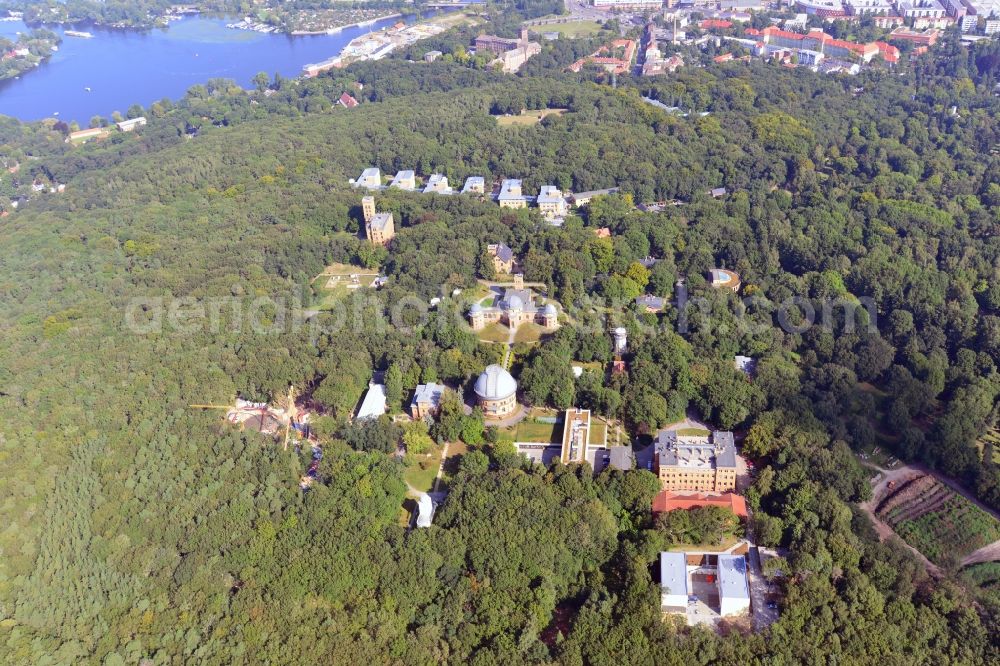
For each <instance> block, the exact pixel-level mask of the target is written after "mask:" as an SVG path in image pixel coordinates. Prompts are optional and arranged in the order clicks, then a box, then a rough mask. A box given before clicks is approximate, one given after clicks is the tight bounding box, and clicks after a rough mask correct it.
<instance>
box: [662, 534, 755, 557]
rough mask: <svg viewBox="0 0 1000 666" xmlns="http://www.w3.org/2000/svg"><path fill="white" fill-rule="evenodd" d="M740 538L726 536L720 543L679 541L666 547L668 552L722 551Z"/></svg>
mask: <svg viewBox="0 0 1000 666" xmlns="http://www.w3.org/2000/svg"><path fill="white" fill-rule="evenodd" d="M739 540H740V538H739V537H737V536H730V537H726V538H725V539H723V540H722V543H680V544H677V545H676V546H670V547H668V548H667V550H668V551H670V552H677V551H681V552H685V551H688V550H708V551H718V552H720V553H721V552H722V551H724V550H727V549H729V548H732V547H733V546H734V545H736V542H737V541H739Z"/></svg>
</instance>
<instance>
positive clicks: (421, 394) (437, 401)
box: [410, 382, 445, 419]
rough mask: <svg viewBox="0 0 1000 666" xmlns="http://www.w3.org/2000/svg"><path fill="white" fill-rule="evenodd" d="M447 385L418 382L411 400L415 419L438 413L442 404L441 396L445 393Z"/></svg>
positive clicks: (411, 409) (412, 414) (411, 411)
mask: <svg viewBox="0 0 1000 666" xmlns="http://www.w3.org/2000/svg"><path fill="white" fill-rule="evenodd" d="M444 392H445V386H444V385H443V384H435V383H433V382H432V383H429V384H418V385H417V389H416V391H414V392H413V400H411V401H410V416H412V417H413V418H415V419H423V418H426V417H428V416H433V415H435V414H437V411H438V409H439V408H440V406H441V396H443V395H444Z"/></svg>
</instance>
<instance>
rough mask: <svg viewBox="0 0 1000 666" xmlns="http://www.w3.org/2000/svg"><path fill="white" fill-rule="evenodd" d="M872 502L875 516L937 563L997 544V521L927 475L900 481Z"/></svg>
mask: <svg viewBox="0 0 1000 666" xmlns="http://www.w3.org/2000/svg"><path fill="white" fill-rule="evenodd" d="M876 501H877V504H876V505H875V506H876V508H875V516H877V517H878V518H879V519H880V520H881V521H883V522H884V523H885V524H887V525H889V526H890V527H891V528H892V529H893V530H894V531H895V532H896V533H897V534H898V535H899V536H900V537H901V538H902V539H903V540H904V541H906V542H907V543H908V544H909V545H911V546H913V547H914V548H916V549H917V550H918V551H920V552H921V553H922V554H923V555H925V556H926V557H927V558H928V559H929V560H931V561H932V562H934V563H936V564H945V563H948V562H958V561H961V560H962V559H963V558H964V557H965V556H967V555H969V554H970V553H973V552H975V551H977V550H978V549H981V548H983V547H984V546H987V545H989V544H990V543H992V542H995V541H996V540H997V539H1000V521H998V520H997V519H996V518H994V517H993V516H991V515H990V514H989V513H987V512H985V511H983V510H982V509H980V508H979V507H977V506H976V505H975V504H973V503H972V502H971V501H969V500H968V499H966V498H964V497H962V496H961V495H959V494H958V493H956V492H955V491H954V490H952V489H951V488H949V487H948V486H947V485H945V484H944V483H942V482H941V481H940V480H938V479H937V478H935V477H934V476H931V475H929V474H917V475H916V476H911V477H910V478H908V479H905V480H904V479H900V481H899V482H898V485H894V486H893V488H891V489H888V488H887V492H886V493H885V494H884V495H883V496H882V497H881V498H876Z"/></svg>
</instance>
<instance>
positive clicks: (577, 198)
mask: <svg viewBox="0 0 1000 666" xmlns="http://www.w3.org/2000/svg"><path fill="white" fill-rule="evenodd" d="M611 194H618V188H617V187H609V188H607V189H604V190H588V191H586V192H574V193H573V194H571V195H569V196H570V199H572V201H573V205H574V206H576V207H577V208H579V207H580V206H586V205H587V204H589V203H590V201H591V199H593V198H594V197H599V196H608V195H611Z"/></svg>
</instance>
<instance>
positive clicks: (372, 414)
mask: <svg viewBox="0 0 1000 666" xmlns="http://www.w3.org/2000/svg"><path fill="white" fill-rule="evenodd" d="M385 412H386V401H385V384H368V392H367V393H365V399H364V400H362V401H361V407H359V408H358V415H357V416H356V417H355V420H357V421H367V420H370V419H377V418H378V417H380V416H382V415H383V414H385Z"/></svg>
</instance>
